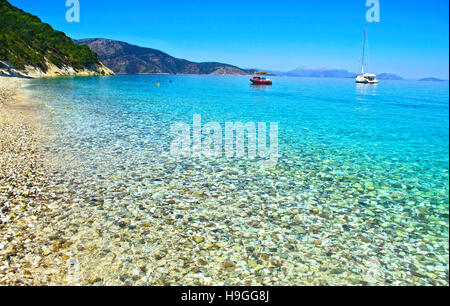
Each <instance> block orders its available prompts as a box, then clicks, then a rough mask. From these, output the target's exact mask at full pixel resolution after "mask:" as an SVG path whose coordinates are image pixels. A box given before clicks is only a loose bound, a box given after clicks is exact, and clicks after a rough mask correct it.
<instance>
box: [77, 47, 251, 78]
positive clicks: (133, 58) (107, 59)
mask: <svg viewBox="0 0 450 306" xmlns="http://www.w3.org/2000/svg"><path fill="white" fill-rule="evenodd" d="M75 42H76V43H77V44H79V45H87V46H88V47H89V48H90V49H91V50H92V51H94V52H95V53H97V54H98V58H99V59H100V61H102V62H103V63H104V64H105V65H106V66H107V67H109V68H110V69H111V70H112V71H114V72H115V73H116V74H153V73H167V74H210V75H246V74H249V72H247V71H245V70H243V69H241V68H238V67H236V66H232V65H228V64H222V63H215V62H205V63H195V62H190V61H187V60H184V59H179V58H175V57H173V56H170V55H168V54H166V53H164V52H162V51H159V50H156V49H150V48H143V47H139V46H135V45H131V44H128V43H125V42H121V41H115V40H109V39H82V40H77V41H75Z"/></svg>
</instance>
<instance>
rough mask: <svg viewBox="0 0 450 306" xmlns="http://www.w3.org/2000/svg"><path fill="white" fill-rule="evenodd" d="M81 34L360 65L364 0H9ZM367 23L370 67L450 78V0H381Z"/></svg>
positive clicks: (175, 48) (205, 51) (239, 55)
mask: <svg viewBox="0 0 450 306" xmlns="http://www.w3.org/2000/svg"><path fill="white" fill-rule="evenodd" d="M9 1H10V3H12V4H13V5H15V6H17V7H19V8H21V9H23V10H25V11H27V12H30V13H32V14H35V15H37V16H38V17H40V18H41V19H42V20H43V21H44V22H47V23H49V24H50V25H52V26H53V27H54V28H55V29H57V30H60V31H64V32H65V33H66V34H67V35H69V36H70V37H72V38H75V39H81V38H109V39H115V40H121V41H126V42H128V43H132V44H137V45H140V46H144V47H150V48H155V49H159V50H162V51H164V52H167V53H169V54H170V55H173V56H176V57H180V58H185V59H188V60H193V61H219V62H224V63H229V64H233V65H237V66H239V67H242V68H264V69H270V70H282V71H287V70H292V69H295V68H297V67H299V66H307V67H327V68H342V69H347V70H350V71H353V72H355V71H358V61H359V57H360V53H361V46H362V33H363V28H364V23H365V14H366V10H367V9H368V8H366V7H365V2H366V0H335V1H332V0H320V1H319V0H270V1H269V0H258V1H254V0H253V1H247V0H226V1H217V0H203V1H200V0H171V1H170V0H161V1H155V0H127V1H119V0H79V2H80V6H81V22H80V23H68V22H67V21H66V19H65V14H66V11H67V8H66V6H65V2H66V0H36V1H32V0H9ZM380 8H381V12H380V13H381V14H380V18H381V20H380V23H370V24H368V39H369V59H368V70H369V71H370V72H374V73H382V72H388V73H396V74H399V75H401V76H403V77H405V78H422V77H429V76H433V77H439V78H444V79H448V78H449V52H448V48H449V2H448V0H380Z"/></svg>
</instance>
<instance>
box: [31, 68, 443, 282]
mask: <svg viewBox="0 0 450 306" xmlns="http://www.w3.org/2000/svg"><path fill="white" fill-rule="evenodd" d="M248 79H249V77H241V76H169V75H146V76H113V77H83V78H58V79H38V80H31V81H29V83H28V86H27V89H28V91H29V94H30V97H31V99H32V100H34V101H39V102H40V103H42V104H43V106H44V117H45V120H43V125H44V129H45V131H46V132H47V135H48V137H47V138H46V141H45V143H44V144H43V154H44V155H45V157H46V160H47V162H48V166H49V167H51V169H52V171H53V172H52V173H53V177H52V180H51V182H50V184H52V188H53V189H54V192H55V194H56V195H57V196H56V197H55V201H56V204H58V203H64V204H69V205H68V206H67V205H65V206H64V210H63V211H62V213H64V214H65V215H67V218H65V219H64V220H63V221H60V223H58V226H59V227H60V230H61V231H62V232H63V235H64V236H65V237H66V239H68V240H69V241H71V245H70V247H68V248H69V249H68V250H66V251H67V253H68V254H70V257H72V258H73V259H72V260H74V261H76V262H77V263H78V264H79V271H78V270H77V271H78V272H77V273H78V274H77V275H78V279H79V281H80V282H81V283H83V282H84V283H86V282H87V283H88V282H89V281H90V280H94V281H93V282H94V283H98V284H113V285H121V284H156V285H190V284H194V285H222V284H225V285H263V284H264V285H371V284H379V285H448V283H449V274H448V270H449V257H448V256H449V235H448V233H449V85H448V82H444V83H434V82H416V81H381V82H380V84H378V85H375V86H370V85H357V84H355V83H354V81H353V80H352V79H309V78H282V77H275V78H273V81H274V85H273V86H271V87H255V86H251V85H250V82H249V80H248ZM157 83H160V85H159V86H158V85H157ZM194 114H200V115H201V117H202V123H203V124H205V123H207V122H218V123H219V124H221V126H222V127H224V126H225V122H243V123H246V122H255V123H257V122H266V123H267V127H268V128H269V123H270V122H278V125H279V136H278V137H279V160H278V164H277V165H276V166H275V167H273V168H269V169H264V168H261V167H260V166H259V165H258V163H257V161H255V160H251V159H246V158H237V157H232V158H228V157H225V156H223V157H217V158H205V157H202V158H175V157H173V156H171V155H170V145H171V142H172V141H173V139H174V136H173V135H172V134H171V132H170V127H171V125H172V124H174V123H176V122H185V123H188V124H189V125H190V126H191V127H192V123H193V115H194ZM56 206H58V205H56ZM61 210H62V208H61Z"/></svg>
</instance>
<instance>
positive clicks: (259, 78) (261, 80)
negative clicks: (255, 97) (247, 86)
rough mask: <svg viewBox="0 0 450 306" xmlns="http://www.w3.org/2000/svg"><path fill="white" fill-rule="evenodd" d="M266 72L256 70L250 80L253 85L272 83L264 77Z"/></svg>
mask: <svg viewBox="0 0 450 306" xmlns="http://www.w3.org/2000/svg"><path fill="white" fill-rule="evenodd" d="M266 74H267V73H266V72H257V73H256V75H255V76H254V77H253V78H251V79H250V81H251V82H252V83H253V85H272V81H271V80H270V79H268V78H266V77H265V75H266Z"/></svg>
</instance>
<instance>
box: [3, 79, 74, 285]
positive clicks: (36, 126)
mask: <svg viewBox="0 0 450 306" xmlns="http://www.w3.org/2000/svg"><path fill="white" fill-rule="evenodd" d="M24 82H25V80H24V79H19V78H10V77H0V210H1V214H0V285H19V286H22V285H53V284H60V282H59V279H61V273H64V271H61V267H58V266H57V265H55V263H52V260H53V259H50V260H47V259H46V257H45V252H44V251H43V249H42V248H44V247H45V246H46V245H48V244H50V243H51V241H50V240H49V237H50V236H51V235H52V233H53V232H54V231H53V230H52V229H51V228H50V225H49V224H48V223H47V222H48V218H49V217H50V215H51V210H50V209H49V208H48V207H47V205H48V204H47V203H50V202H51V196H52V195H51V193H50V191H49V189H48V178H47V171H46V169H45V166H44V163H43V160H42V158H41V155H40V143H41V141H42V140H43V139H44V137H45V136H44V135H43V133H42V131H41V129H40V122H39V120H40V116H39V111H38V109H39V105H35V104H34V103H30V102H29V101H28V99H27V98H26V95H25V93H24V91H23V89H22V86H23V84H24ZM54 243H55V242H54ZM56 243H57V242H56ZM62 267H63V268H64V267H65V265H62Z"/></svg>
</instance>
